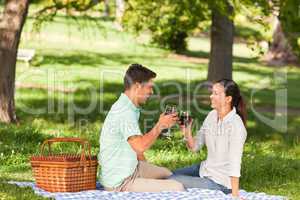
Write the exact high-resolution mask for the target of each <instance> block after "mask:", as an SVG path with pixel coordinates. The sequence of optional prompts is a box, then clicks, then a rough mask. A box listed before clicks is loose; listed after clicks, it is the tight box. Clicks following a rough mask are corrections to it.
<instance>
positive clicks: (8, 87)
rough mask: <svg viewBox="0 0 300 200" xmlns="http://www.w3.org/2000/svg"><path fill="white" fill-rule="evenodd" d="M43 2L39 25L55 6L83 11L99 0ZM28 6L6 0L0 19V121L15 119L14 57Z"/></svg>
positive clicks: (24, 0)
mask: <svg viewBox="0 0 300 200" xmlns="http://www.w3.org/2000/svg"><path fill="white" fill-rule="evenodd" d="M32 2H34V1H32ZM36 2H39V1H38V0H36ZM41 2H42V0H41ZM49 2H50V5H48V3H49ZM46 3H47V6H45V7H44V8H43V9H42V10H40V11H39V12H37V22H38V23H37V24H39V25H40V24H41V22H43V21H44V20H51V19H52V18H53V17H54V16H55V15H56V13H57V11H58V10H61V9H67V10H68V11H72V10H75V11H86V10H88V9H91V8H92V7H93V6H94V5H96V4H97V3H99V0H89V1H82V0H80V1H79V0H68V1H65V0H49V1H48V0H47V2H46ZM28 7H29V0H6V1H5V3H4V12H3V17H2V18H1V20H0V121H2V122H5V123H11V122H17V116H16V113H15V98H14V97H15V74H16V60H17V59H16V58H17V51H18V47H19V42H20V38H21V33H22V29H23V26H24V23H25V21H26V17H27V14H28ZM68 13H69V14H71V12H68Z"/></svg>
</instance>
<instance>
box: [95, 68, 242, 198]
mask: <svg viewBox="0 0 300 200" xmlns="http://www.w3.org/2000/svg"><path fill="white" fill-rule="evenodd" d="M155 77H156V74H155V73H154V72H153V71H151V70H150V69H148V68H146V67H144V66H142V65H140V64H132V65H130V66H129V68H128V70H127V71H126V74H125V77H124V87H125V91H124V93H122V94H121V95H120V97H119V99H118V100H117V101H116V102H115V103H114V104H113V105H112V107H111V109H110V111H109V112H108V114H107V116H106V119H105V121H104V124H103V127H102V130H101V135H100V153H99V162H100V163H99V164H100V166H101V170H100V182H101V183H102V184H103V186H104V187H105V189H106V190H107V191H132V192H159V191H184V190H185V188H204V189H212V190H220V191H222V192H224V193H225V194H229V193H232V196H235V197H237V198H239V177H240V169H241V159H242V153H243V146H244V143H245V140H246V135H247V132H246V129H245V120H246V119H245V106H244V103H243V99H242V97H241V95H240V90H239V88H238V86H237V84H236V83H235V82H234V81H232V80H226V79H224V80H220V81H218V82H216V83H214V84H213V87H212V94H211V96H210V100H211V107H212V108H213V110H212V111H211V112H209V114H208V115H207V117H206V118H205V120H204V122H203V124H202V127H201V129H200V130H199V131H198V132H197V133H196V134H195V136H194V137H193V134H192V129H191V126H192V120H191V121H190V123H188V124H187V126H184V125H182V126H180V128H181V132H182V134H183V136H184V139H185V141H186V143H187V147H188V148H189V149H190V150H191V151H192V152H197V151H199V150H200V149H201V147H202V146H203V145H205V146H206V147H207V159H206V160H205V161H202V162H201V163H198V164H195V165H192V166H190V167H186V168H182V169H178V170H175V171H173V172H171V171H170V170H169V169H167V168H164V167H159V166H156V165H153V164H150V163H149V162H147V161H146V160H145V157H144V152H145V151H146V150H147V149H149V148H150V147H151V146H152V144H153V143H154V142H155V140H156V139H157V137H158V136H159V135H160V134H161V132H162V130H164V129H166V128H170V127H172V126H173V125H175V124H176V123H177V122H178V120H179V119H178V115H177V113H172V114H169V115H165V114H164V113H163V114H161V115H160V117H159V120H158V122H157V123H156V124H155V126H154V127H153V128H152V129H151V130H150V131H149V132H147V133H144V134H143V133H142V132H141V130H140V128H139V123H138V121H139V117H140V106H141V105H142V104H144V103H145V102H146V101H147V100H148V98H149V97H150V96H151V95H152V94H153V84H154V83H153V80H154V78H155Z"/></svg>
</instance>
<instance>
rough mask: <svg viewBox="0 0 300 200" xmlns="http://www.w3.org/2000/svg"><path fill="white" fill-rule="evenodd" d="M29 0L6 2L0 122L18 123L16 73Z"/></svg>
mask: <svg viewBox="0 0 300 200" xmlns="http://www.w3.org/2000/svg"><path fill="white" fill-rule="evenodd" d="M28 6H29V0H6V1H5V4H4V12H3V16H2V19H1V21H0V121H2V122H6V123H10V122H16V121H17V118H16V114H15V100H14V96H15V73H16V57H17V50H18V46H19V41H20V37H21V32H22V28H23V25H24V23H25V19H26V16H27V12H28Z"/></svg>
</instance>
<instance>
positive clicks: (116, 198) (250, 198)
mask: <svg viewBox="0 0 300 200" xmlns="http://www.w3.org/2000/svg"><path fill="white" fill-rule="evenodd" d="M9 183H10V184H16V185H18V186H19V187H31V188H32V189H33V190H34V192H35V194H37V195H40V196H43V197H48V198H53V199H55V200H83V199H84V200H92V199H93V200H94V199H101V200H111V199H113V200H143V199H144V200H167V199H168V200H170V199H172V200H173V199H174V200H176V199H186V200H196V199H197V200H232V199H233V198H232V197H231V195H230V194H228V195H225V194H224V193H223V192H221V191H216V190H207V189H199V188H190V189H187V191H185V192H168V191H166V192H156V193H155V192H107V191H104V190H103V187H102V186H101V185H100V184H99V183H97V190H88V191H82V192H74V193H71V192H57V193H51V192H47V191H45V190H42V189H40V188H38V187H36V185H35V183H34V182H15V181H10V182H9ZM240 195H241V196H242V197H244V198H245V199H246V200H286V199H287V198H286V197H283V196H275V195H267V194H265V193H255V192H246V191H245V190H240Z"/></svg>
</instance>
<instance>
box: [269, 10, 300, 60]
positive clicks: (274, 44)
mask: <svg viewBox="0 0 300 200" xmlns="http://www.w3.org/2000/svg"><path fill="white" fill-rule="evenodd" d="M273 20H274V22H273V24H274V28H273V34H272V41H271V43H270V45H269V49H268V52H267V53H266V54H265V55H264V57H263V60H264V61H266V62H267V63H268V64H269V65H284V64H286V63H294V62H296V61H297V56H296V55H295V53H294V52H293V49H292V47H291V45H290V42H289V40H288V39H287V37H286V36H285V33H284V32H283V30H282V25H281V23H280V21H279V19H278V17H277V16H276V15H274V16H273Z"/></svg>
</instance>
